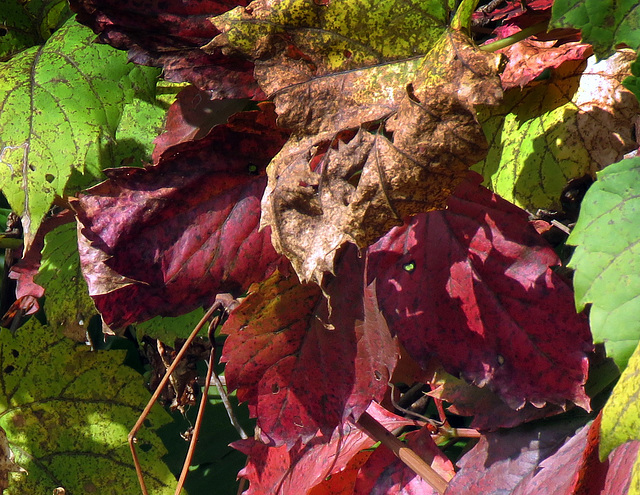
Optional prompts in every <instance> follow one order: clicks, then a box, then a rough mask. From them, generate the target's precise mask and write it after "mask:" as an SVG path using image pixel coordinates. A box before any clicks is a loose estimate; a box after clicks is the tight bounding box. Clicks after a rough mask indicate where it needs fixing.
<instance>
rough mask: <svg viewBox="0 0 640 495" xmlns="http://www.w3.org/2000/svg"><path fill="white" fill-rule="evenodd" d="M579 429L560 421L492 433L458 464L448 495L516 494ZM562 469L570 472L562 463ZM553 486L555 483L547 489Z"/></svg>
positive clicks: (572, 424) (579, 451)
mask: <svg viewBox="0 0 640 495" xmlns="http://www.w3.org/2000/svg"><path fill="white" fill-rule="evenodd" d="M576 426H577V424H576V422H575V421H559V422H553V423H552V422H547V423H544V424H543V425H541V426H538V427H532V426H521V427H518V428H513V429H510V430H500V431H498V432H495V433H488V434H487V435H485V436H483V437H481V438H480V441H479V442H478V444H477V445H476V446H475V447H474V448H473V449H471V450H470V451H469V452H468V453H467V454H465V455H464V456H463V457H462V459H461V460H460V461H459V462H458V463H457V464H458V467H459V468H460V471H459V472H458V474H456V476H455V477H454V478H453V480H452V481H451V482H450V483H449V488H448V489H447V495H468V494H469V493H473V494H477V495H489V494H498V493H499V494H504V495H507V494H515V493H516V491H517V489H518V487H519V486H521V485H523V484H524V483H525V482H526V480H528V477H529V476H530V475H531V476H533V475H535V473H537V472H538V470H539V469H540V465H541V463H542V462H543V461H544V460H545V459H547V458H551V456H553V455H554V454H555V453H556V452H558V451H559V449H560V447H562V445H563V444H564V443H565V439H566V438H567V437H570V436H572V435H573V433H574V431H575V429H576ZM585 428H586V429H585ZM585 428H583V430H581V433H582V434H583V435H584V436H583V437H578V439H580V438H582V440H583V441H584V440H585V437H586V430H588V427H585ZM583 432H584V433H583ZM583 446H584V443H583V444H582V447H583ZM571 447H573V446H571ZM575 451H576V452H577V454H578V456H579V455H580V454H581V452H582V450H580V448H579V447H578V446H576V450H575ZM558 467H559V468H560V467H562V468H563V469H568V467H567V466H565V465H562V464H561V465H559V466H558ZM552 486H555V482H554V483H551V484H550V485H549V486H547V488H549V489H551V488H552ZM525 493H526V492H525Z"/></svg>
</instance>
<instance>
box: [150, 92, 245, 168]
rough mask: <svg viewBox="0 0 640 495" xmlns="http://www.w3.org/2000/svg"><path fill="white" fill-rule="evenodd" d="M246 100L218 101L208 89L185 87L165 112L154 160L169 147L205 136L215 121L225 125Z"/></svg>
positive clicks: (156, 141) (155, 161) (156, 160)
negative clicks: (165, 116)
mask: <svg viewBox="0 0 640 495" xmlns="http://www.w3.org/2000/svg"><path fill="white" fill-rule="evenodd" d="M248 101H249V100H217V99H214V98H212V95H211V93H210V92H209V91H204V90H202V89H198V88H196V87H195V86H187V87H186V88H184V89H183V90H182V91H180V93H178V96H176V101H174V102H173V103H172V104H171V106H170V107H169V110H168V111H167V118H166V124H165V132H163V133H162V134H160V135H159V136H158V137H157V138H156V139H155V141H154V143H155V148H154V149H153V155H152V156H153V163H156V164H157V163H158V162H159V160H160V157H161V156H162V154H163V153H164V152H165V151H166V150H167V149H169V148H171V147H172V146H175V145H177V144H180V143H184V142H187V141H194V140H197V139H202V138H203V137H205V136H206V135H207V134H208V133H209V131H210V130H211V129H212V128H213V127H214V126H216V125H218V124H224V123H225V122H226V121H227V118H228V117H229V116H231V115H232V114H234V113H236V112H239V111H241V110H242V109H243V107H245V106H246V104H247V102H248Z"/></svg>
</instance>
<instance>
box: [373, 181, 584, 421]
mask: <svg viewBox="0 0 640 495" xmlns="http://www.w3.org/2000/svg"><path fill="white" fill-rule="evenodd" d="M475 180H476V182H475V183H474V182H465V183H463V184H462V185H461V186H460V187H459V188H458V189H457V190H456V192H455V193H454V195H453V196H452V198H451V199H450V200H449V203H448V205H449V209H448V210H445V211H435V212H431V213H427V214H421V215H418V216H416V217H414V218H413V219H412V220H411V221H410V223H409V224H408V225H405V226H403V227H397V228H395V229H393V230H392V231H391V232H389V234H387V235H386V236H385V237H384V238H383V239H381V240H380V241H379V242H378V243H376V244H375V245H374V246H372V247H371V248H370V250H369V277H370V278H369V280H372V279H374V278H377V280H378V286H377V289H378V297H379V302H380V307H381V309H382V311H383V313H384V315H385V317H386V318H387V322H388V323H389V327H390V328H391V330H392V331H393V332H394V333H395V334H397V335H398V337H399V338H400V340H401V342H402V343H403V345H404V346H405V348H406V349H407V351H408V352H409V354H410V355H411V356H412V357H413V358H414V359H415V360H416V361H417V362H418V363H420V364H421V365H423V366H424V367H426V366H428V365H429V360H430V358H431V356H436V357H437V359H438V360H439V361H440V362H441V363H442V364H443V366H444V368H445V370H447V371H448V372H449V373H451V374H453V375H458V374H461V375H462V376H463V378H465V379H466V380H469V381H470V382H471V383H473V384H475V385H478V386H481V387H483V386H488V387H489V388H490V389H492V390H494V391H495V392H497V393H498V395H499V396H500V397H501V398H502V399H503V400H504V401H505V402H506V403H507V404H508V405H509V406H510V407H512V408H514V409H518V408H520V407H523V406H524V405H525V403H526V402H531V403H533V404H534V405H537V406H539V407H541V406H543V405H544V404H546V403H547V402H552V403H556V404H559V405H564V404H565V402H566V401H567V400H570V401H573V402H574V403H576V404H578V405H580V406H581V407H584V408H587V409H588V408H589V398H588V397H587V395H586V394H585V392H584V387H583V385H584V383H585V380H586V375H587V369H588V361H587V357H586V354H585V353H586V352H589V351H590V350H591V348H592V345H591V335H590V332H589V328H588V325H587V322H586V319H585V318H584V316H583V315H577V314H576V312H575V307H574V303H573V293H572V292H571V290H570V289H569V288H568V287H567V286H566V285H565V284H564V283H563V282H562V281H561V280H560V279H559V277H557V276H556V275H555V274H554V272H553V271H552V270H551V267H552V266H554V265H557V264H558V263H559V261H558V258H557V256H556V254H555V253H554V252H553V250H552V249H551V248H550V247H549V246H548V245H547V244H546V242H545V241H544V240H543V239H542V238H541V237H540V235H539V234H537V233H536V232H535V231H534V230H533V228H531V226H530V225H529V224H528V215H527V213H526V212H524V211H522V210H520V209H519V208H517V207H515V206H513V205H512V204H510V203H508V202H506V201H504V200H502V199H501V198H499V197H497V196H495V195H494V194H492V193H491V192H489V191H488V190H486V189H484V188H483V187H481V186H480V185H479V184H478V182H479V180H478V178H476V179H475Z"/></svg>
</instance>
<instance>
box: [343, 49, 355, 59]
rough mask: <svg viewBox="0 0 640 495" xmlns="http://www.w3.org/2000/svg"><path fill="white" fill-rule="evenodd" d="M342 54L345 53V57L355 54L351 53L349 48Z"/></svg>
mask: <svg viewBox="0 0 640 495" xmlns="http://www.w3.org/2000/svg"><path fill="white" fill-rule="evenodd" d="M342 54H343V55H344V58H351V56H352V55H353V53H351V52H350V51H349V50H345V51H344V52H342Z"/></svg>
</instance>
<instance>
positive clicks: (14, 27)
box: [0, 0, 71, 61]
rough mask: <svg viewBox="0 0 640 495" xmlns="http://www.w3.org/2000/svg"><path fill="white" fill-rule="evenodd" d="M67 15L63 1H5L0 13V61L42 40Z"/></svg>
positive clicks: (69, 12) (43, 40)
mask: <svg viewBox="0 0 640 495" xmlns="http://www.w3.org/2000/svg"><path fill="white" fill-rule="evenodd" d="M70 16H71V11H70V10H69V6H68V5H67V2H66V1H65V0H27V1H24V0H5V1H4V2H3V9H2V12H0V61H4V60H8V59H10V58H11V57H12V56H13V55H15V54H16V53H18V52H19V51H20V50H24V49H25V48H29V47H31V46H34V45H40V44H42V43H44V42H45V41H46V40H47V39H48V38H49V37H50V36H51V33H53V32H54V31H55V30H56V29H58V28H59V27H60V26H61V25H62V24H64V21H66V20H67V19H68V18H69V17H70Z"/></svg>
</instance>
